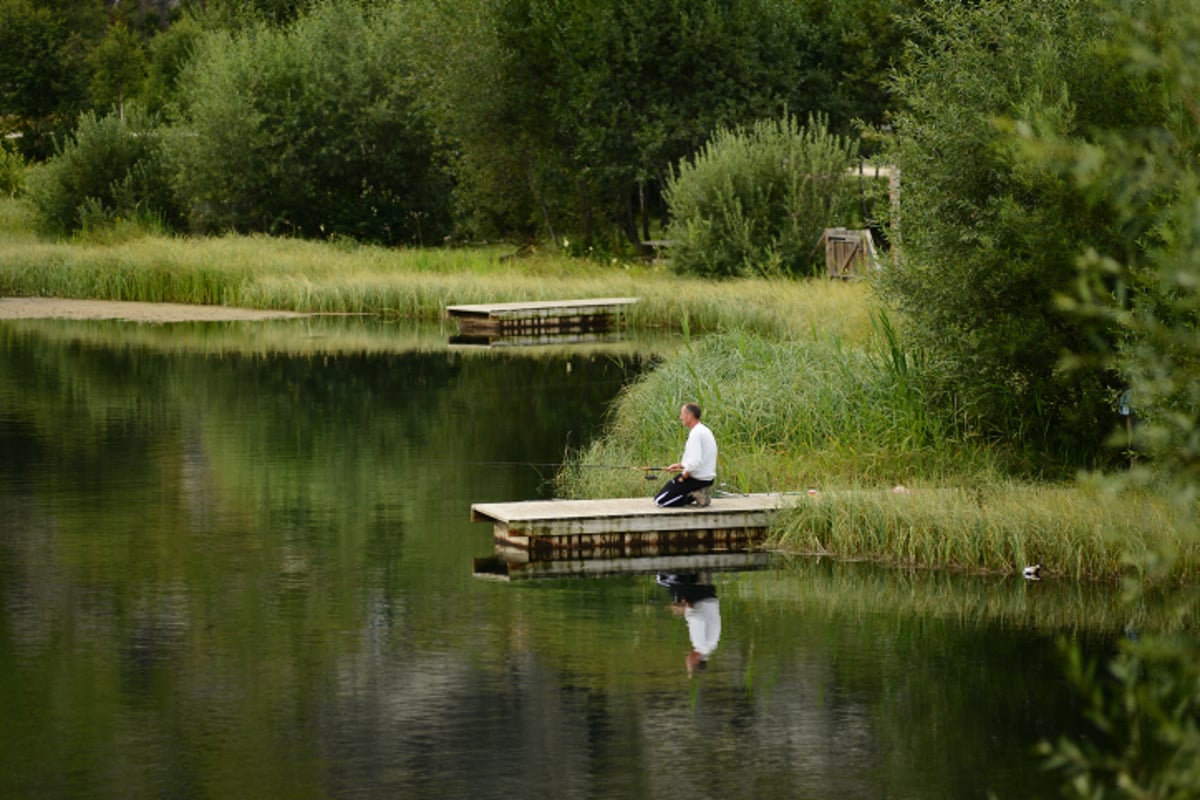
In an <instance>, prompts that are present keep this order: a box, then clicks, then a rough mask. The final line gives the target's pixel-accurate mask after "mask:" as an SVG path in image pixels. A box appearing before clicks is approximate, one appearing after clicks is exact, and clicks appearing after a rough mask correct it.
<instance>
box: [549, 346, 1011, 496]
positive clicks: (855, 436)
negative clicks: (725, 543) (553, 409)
mask: <svg viewBox="0 0 1200 800" xmlns="http://www.w3.org/2000/svg"><path fill="white" fill-rule="evenodd" d="M882 341H883V340H882V339H881V338H880V337H874V338H872V337H871V336H869V335H866V336H864V337H863V342H864V347H850V346H849V345H848V344H847V343H846V340H845V339H844V338H842V337H839V336H836V335H833V334H823V333H820V332H817V333H816V335H810V336H807V337H804V338H797V339H792V340H786V341H778V340H775V339H770V338H767V337H763V336H760V335H757V334H752V333H748V332H735V333H730V334H723V335H714V336H708V337H704V338H702V339H699V340H696V341H694V342H693V343H691V345H690V346H688V347H687V348H686V349H685V350H684V351H683V352H681V353H680V354H678V355H677V356H676V357H675V358H673V359H672V360H670V361H668V362H667V363H665V364H663V365H662V366H661V367H660V368H658V369H656V370H654V371H653V372H651V373H649V374H648V375H646V376H645V377H644V378H643V379H642V380H640V381H638V382H637V383H635V384H633V385H631V386H629V387H628V388H627V389H626V390H625V392H624V393H623V394H622V396H621V397H620V398H619V400H618V402H617V403H616V404H615V406H614V408H613V410H612V413H611V417H610V420H609V424H608V427H607V433H606V435H605V437H604V438H603V439H601V440H599V441H597V442H595V443H593V444H592V445H591V446H590V447H589V448H588V449H587V450H585V451H583V452H581V453H579V454H577V456H576V460H577V464H575V465H574V466H573V467H572V468H570V469H568V470H566V471H565V472H564V473H563V475H562V476H561V478H560V483H559V486H560V489H561V490H562V491H563V492H565V493H567V494H572V495H582V496H595V495H602V494H611V493H614V492H634V493H635V494H636V493H643V492H644V491H645V488H646V487H644V486H641V485H639V483H638V479H639V476H638V475H637V474H636V473H630V472H625V471H620V470H605V469H593V468H591V467H590V466H589V465H591V464H597V465H600V464H605V465H620V464H625V465H655V464H657V465H662V464H669V463H671V462H673V461H676V460H677V459H678V455H679V451H680V450H681V448H682V442H683V434H684V431H683V429H682V427H680V426H679V425H678V423H675V422H674V420H675V417H676V414H677V412H678V409H679V406H680V405H681V404H682V403H684V402H687V401H689V400H694V401H696V402H698V403H699V404H700V406H701V408H702V409H703V411H704V416H703V419H704V421H705V422H706V423H707V424H708V425H709V426H710V427H711V428H712V429H713V430H714V432H715V433H716V435H717V439H718V444H719V447H720V452H721V456H720V464H719V472H720V480H721V482H722V483H724V484H726V485H727V486H728V487H729V488H731V489H734V490H736V491H793V490H800V489H807V488H808V487H822V488H826V487H833V486H847V485H878V486H892V485H895V484H897V483H912V482H923V483H926V484H930V485H933V484H944V483H954V482H969V481H972V480H975V477H976V476H979V475H989V474H993V473H994V472H995V469H996V467H995V464H994V463H993V453H992V452H991V451H990V450H984V449H975V448H970V447H961V446H959V445H957V444H954V445H951V444H950V442H951V440H952V438H953V437H952V435H951V433H952V432H950V431H946V430H943V429H942V428H941V427H939V424H938V423H937V422H936V421H935V420H933V419H932V418H930V417H929V416H928V415H927V414H926V413H925V410H924V407H923V406H922V404H921V403H920V402H919V398H915V397H914V396H913V391H914V390H913V389H912V387H911V386H910V385H909V384H907V383H906V382H904V381H902V380H900V379H899V378H898V376H897V374H896V372H895V370H894V367H893V365H892V362H891V361H890V360H889V359H888V358H887V356H886V354H885V353H884V352H883V350H882V349H881V348H882V347H883V345H882V344H876V343H877V342H882Z"/></svg>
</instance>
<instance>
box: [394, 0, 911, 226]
mask: <svg viewBox="0 0 1200 800" xmlns="http://www.w3.org/2000/svg"><path fill="white" fill-rule="evenodd" d="M417 5H418V6H419V7H420V9H421V10H420V13H421V14H422V15H423V17H424V21H423V22H422V23H421V24H420V26H419V28H420V31H421V37H420V39H419V40H418V41H417V42H416V45H417V47H418V52H419V54H420V58H419V59H418V61H419V63H422V64H424V65H426V68H425V69H424V71H423V72H422V76H423V80H422V86H423V87H424V88H423V92H422V94H423V96H424V99H425V102H426V105H427V107H428V108H429V109H430V113H431V118H432V119H433V120H434V123H435V125H436V126H437V128H438V130H439V132H440V134H441V137H442V141H443V142H444V143H445V144H446V145H447V146H448V150H449V152H450V153H451V163H452V165H453V169H454V170H455V175H456V178H457V179H458V197H459V200H460V204H461V207H462V208H463V209H464V210H465V211H466V212H467V213H469V214H470V216H471V218H472V219H473V220H474V221H475V222H476V224H478V225H480V226H481V228H482V229H484V230H486V227H485V226H488V225H490V226H491V229H492V230H493V231H496V230H498V231H500V232H505V231H506V229H507V230H511V229H516V230H518V231H519V232H520V233H522V234H523V235H527V236H528V235H533V234H534V233H535V232H540V233H541V234H542V235H547V234H550V235H553V233H554V231H564V230H569V231H572V232H573V233H577V234H580V235H581V237H582V239H583V240H584V241H592V242H595V243H596V244H598V245H602V244H605V243H606V240H617V241H618V243H619V241H625V242H637V241H639V240H641V239H644V238H647V237H648V236H649V235H650V233H651V226H652V225H654V224H656V223H657V222H658V221H660V220H661V219H662V218H663V216H664V215H665V212H666V209H665V206H664V203H663V200H662V191H663V189H664V187H665V186H666V181H667V176H668V175H669V173H670V171H671V168H672V167H673V166H674V165H675V164H677V163H678V162H679V160H680V159H682V158H684V157H686V156H690V155H692V154H693V153H695V152H696V150H697V149H698V148H699V147H700V146H702V145H703V144H704V143H705V142H706V141H707V140H708V139H709V137H710V136H712V134H713V132H714V131H716V130H717V129H718V128H721V127H726V128H730V127H735V126H738V125H750V124H753V123H754V122H755V121H757V120H761V119H773V118H778V117H779V115H780V114H782V113H783V112H784V110H785V109H787V110H789V111H791V112H792V113H794V114H797V115H798V116H799V117H801V118H805V117H807V116H808V115H809V114H810V113H818V112H820V113H825V114H826V115H827V117H828V118H829V125H830V127H831V129H833V130H834V131H837V132H840V133H848V132H849V131H850V129H851V127H852V125H853V120H854V119H856V118H863V119H866V120H868V121H871V122H878V121H880V118H881V117H880V114H881V112H880V110H879V109H878V108H874V107H871V108H868V107H866V106H859V105H857V102H856V101H855V100H854V99H853V98H854V97H856V96H857V95H855V94H854V93H851V92H847V91H846V90H845V89H844V86H843V83H842V82H841V80H840V79H841V75H840V73H839V72H838V70H839V69H840V68H841V65H842V64H844V63H846V62H851V61H853V60H854V59H855V58H856V57H857V56H859V55H861V54H860V53H856V52H853V51H852V52H849V53H842V54H841V57H842V60H841V61H840V62H838V63H837V64H832V65H831V64H827V63H825V62H824V61H823V59H825V58H826V57H828V56H829V54H830V53H831V52H835V51H836V50H837V46H836V45H835V44H832V43H831V42H830V38H831V29H825V28H822V27H821V26H820V24H818V23H824V22H826V21H829V20H832V19H833V18H834V15H830V16H829V17H824V18H822V17H818V18H816V22H814V21H813V20H810V19H809V18H808V17H807V16H806V11H805V7H806V5H807V4H798V3H794V2H790V1H788V0H699V2H697V1H696V0H647V2H639V3H627V2H618V1H617V0H600V2H596V0H565V1H563V0H461V2H458V3H453V4H443V3H434V2H432V0H429V2H427V3H424V4H417ZM901 5H902V4H901V2H899V0H895V1H889V0H862V1H861V2H856V3H855V4H854V13H857V12H858V11H859V10H862V13H864V14H867V13H868V12H867V9H870V10H871V13H874V12H875V11H876V10H877V9H879V8H884V9H889V10H890V9H894V8H898V7H901ZM883 17H884V18H886V19H888V20H893V19H894V17H892V16H891V15H890V12H889V13H885V14H884V15H883ZM839 24H841V22H840V18H839ZM885 41H889V42H891V41H898V40H892V39H885ZM872 58H873V59H874V58H876V57H875V56H872Z"/></svg>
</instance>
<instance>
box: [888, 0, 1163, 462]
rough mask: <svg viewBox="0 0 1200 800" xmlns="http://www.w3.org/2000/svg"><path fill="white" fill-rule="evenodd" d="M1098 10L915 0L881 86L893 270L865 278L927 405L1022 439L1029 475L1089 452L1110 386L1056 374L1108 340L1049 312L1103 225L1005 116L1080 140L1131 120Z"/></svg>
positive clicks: (1132, 92) (1002, 437)
mask: <svg viewBox="0 0 1200 800" xmlns="http://www.w3.org/2000/svg"><path fill="white" fill-rule="evenodd" d="M1100 5H1102V4H1100ZM1100 5H1097V4H1094V3H1091V2H1078V1H1077V0H1054V2H1045V1H1044V0H1011V1H1007V0H1006V1H1004V2H997V1H996V0H986V1H985V2H981V3H971V4H962V3H958V2H948V1H945V0H942V1H939V2H935V3H932V4H930V5H929V11H928V14H927V16H925V17H924V18H923V19H922V20H921V22H922V25H921V27H920V36H918V38H917V39H916V41H917V42H919V43H920V44H919V45H915V46H914V47H913V50H912V52H911V53H910V56H909V59H910V61H909V63H908V64H907V66H906V68H905V70H904V72H903V73H902V74H901V75H900V76H899V78H898V80H897V82H896V89H897V91H898V93H899V95H900V101H901V102H902V103H903V104H904V106H905V110H904V111H903V112H902V113H900V114H899V115H898V117H897V125H896V130H897V141H898V146H897V148H896V151H895V153H894V157H895V159H896V161H897V163H899V165H900V168H901V171H902V181H903V193H902V203H903V206H902V209H901V213H902V226H903V228H902V233H903V249H902V254H903V262H902V264H901V265H900V266H898V267H897V268H895V269H891V270H888V271H886V272H885V275H884V277H883V280H882V288H883V290H884V292H885V295H886V296H887V297H888V299H889V300H890V302H891V303H893V304H894V305H895V306H897V307H898V308H899V309H900V310H901V311H903V314H904V317H905V318H906V320H907V327H906V335H907V337H908V339H909V342H910V345H911V346H912V347H913V348H914V349H915V350H916V351H917V352H919V353H922V354H924V358H923V360H924V363H925V364H926V368H925V370H924V378H925V382H926V386H925V387H924V388H925V394H926V397H927V399H928V400H929V401H930V402H932V403H933V404H934V405H935V407H937V408H940V409H941V411H942V412H943V413H944V414H946V415H947V416H956V417H957V418H958V419H959V420H960V422H962V423H963V424H965V425H966V426H967V429H968V431H969V432H970V433H971V434H973V435H982V436H985V437H988V438H990V439H994V440H996V441H998V442H1007V443H1009V444H1011V445H1013V449H1014V450H1015V449H1025V450H1026V451H1027V452H1028V453H1029V458H1030V461H1028V462H1027V463H1026V465H1025V466H1026V467H1027V468H1030V469H1039V468H1046V467H1049V468H1053V465H1054V464H1055V463H1063V462H1066V463H1068V464H1069V463H1075V464H1079V463H1087V462H1088V461H1089V460H1090V459H1091V458H1093V457H1095V456H1096V455H1097V454H1098V453H1099V452H1101V450H1102V445H1103V441H1104V438H1105V435H1106V432H1107V431H1108V430H1109V429H1110V428H1111V426H1112V424H1113V421H1114V418H1115V414H1114V407H1115V403H1114V402H1113V397H1114V396H1115V393H1116V391H1117V390H1119V388H1121V387H1120V384H1121V380H1120V377H1119V376H1118V375H1116V374H1115V373H1114V372H1113V371H1112V370H1111V369H1107V368H1105V367H1102V366H1097V367H1095V368H1092V369H1078V370H1065V369H1063V368H1062V364H1061V358H1062V356H1063V354H1064V353H1065V352H1067V351H1068V350H1074V351H1077V352H1078V351H1080V350H1081V349H1082V350H1088V349H1096V348H1100V349H1103V348H1105V347H1107V346H1108V344H1110V343H1111V342H1112V340H1113V337H1114V336H1116V332H1115V331H1114V330H1113V329H1111V327H1105V326H1103V325H1096V324H1093V323H1085V322H1084V321H1081V320H1080V319H1078V318H1074V317H1071V316H1069V315H1067V314H1065V313H1063V311H1062V309H1061V308H1059V307H1058V306H1057V304H1056V297H1057V296H1059V295H1061V294H1064V293H1066V292H1068V291H1069V290H1070V289H1071V288H1072V287H1073V285H1074V282H1075V280H1076V275H1075V266H1074V265H1075V259H1076V258H1077V256H1078V254H1079V253H1080V252H1082V250H1083V249H1084V248H1085V247H1086V246H1089V245H1090V246H1096V247H1100V248H1102V249H1105V250H1113V249H1115V248H1116V247H1117V246H1118V245H1119V242H1120V230H1119V229H1120V225H1119V221H1118V219H1117V217H1116V216H1115V214H1114V210H1113V209H1112V207H1111V206H1110V205H1109V204H1106V203H1103V202H1101V203H1096V204H1088V203H1085V202H1084V198H1083V197H1082V196H1081V194H1080V191H1079V190H1078V188H1077V187H1075V186H1073V185H1072V184H1071V183H1070V182H1069V181H1067V180H1066V179H1065V178H1064V177H1063V176H1062V175H1061V174H1059V173H1057V172H1055V171H1053V170H1050V169H1047V168H1044V167H1042V166H1039V165H1038V164H1035V163H1030V162H1028V161H1027V160H1021V159H1020V158H1019V148H1018V146H1017V144H1016V143H1015V141H1014V140H1013V138H1012V137H1011V136H1010V135H1009V132H1008V128H1007V127H1006V126H1007V125H1008V123H1005V122H1004V120H1012V119H1022V118H1027V117H1029V116H1030V115H1031V114H1033V113H1034V112H1036V113H1037V114H1038V115H1039V119H1040V120H1041V123H1040V124H1041V125H1042V126H1043V127H1044V128H1047V129H1053V130H1055V131H1056V132H1057V133H1059V134H1061V135H1064V136H1075V137H1086V135H1087V131H1089V130H1091V129H1093V128H1095V127H1099V126H1108V127H1114V128H1121V127H1125V126H1129V125H1135V124H1140V121H1141V120H1142V119H1145V118H1146V116H1145V115H1146V114H1147V113H1148V112H1149V109H1148V108H1147V106H1148V104H1149V102H1150V99H1149V98H1148V97H1146V96H1145V95H1143V94H1142V93H1140V92H1139V91H1138V87H1137V86H1136V85H1134V84H1132V83H1130V82H1129V81H1127V80H1126V79H1125V78H1124V77H1123V74H1122V70H1121V66H1120V64H1118V63H1116V62H1115V60H1114V56H1113V54H1112V53H1111V51H1109V50H1107V49H1106V48H1105V47H1104V42H1105V40H1106V37H1107V36H1108V35H1109V30H1108V29H1107V27H1106V26H1105V24H1104V23H1103V22H1102V21H1100V20H1102V17H1103V15H1102V14H1100Z"/></svg>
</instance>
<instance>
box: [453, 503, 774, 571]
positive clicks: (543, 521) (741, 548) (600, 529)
mask: <svg viewBox="0 0 1200 800" xmlns="http://www.w3.org/2000/svg"><path fill="white" fill-rule="evenodd" d="M796 500H797V497H796V496H795V495H783V494H749V495H733V496H722V497H715V498H713V501H712V504H711V505H709V506H707V507H705V508H700V507H697V506H683V507H681V508H659V507H658V506H656V505H654V501H653V500H651V499H650V498H649V497H632V498H617V499H608V500H535V501H527V502H519V503H475V504H474V505H472V506H471V519H472V521H474V522H491V523H492V540H493V544H494V546H495V559H493V560H492V561H496V560H498V561H499V562H500V563H502V564H504V565H508V566H507V567H506V569H507V570H508V572H509V573H510V576H511V573H513V572H514V571H524V572H527V573H529V574H530V575H533V574H556V573H559V572H564V571H565V572H571V573H579V572H589V571H592V572H610V571H636V569H640V570H643V571H644V570H648V569H665V570H669V569H673V568H677V565H678V563H679V562H680V561H681V559H682V560H683V561H686V560H687V559H688V558H692V557H698V556H720V555H725V556H730V557H732V556H735V555H740V554H747V553H750V552H753V550H754V548H755V547H756V546H757V545H758V544H760V543H761V542H762V540H763V539H764V538H765V536H766V533H767V530H768V528H769V526H770V524H771V519H772V517H773V515H774V514H775V512H776V511H778V510H779V509H780V508H783V507H785V506H787V505H790V504H792V503H795V502H796ZM631 559H634V560H637V561H638V562H639V564H640V566H638V567H637V568H636V569H635V568H634V566H633V565H632V564H631V562H630V560H631ZM648 559H650V560H654V561H652V562H648V561H647V560H648ZM735 560H736V559H735ZM760 560H761V559H760ZM567 561H573V562H577V563H576V564H575V565H574V566H572V567H569V568H568V567H564V566H563V565H562V564H558V565H555V564H554V562H567ZM585 561H586V562H589V565H590V567H591V569H589V568H588V566H581V565H580V563H578V562H585ZM667 561H670V562H671V565H668V564H667ZM743 561H745V559H743ZM730 566H732V564H731V565H730ZM481 567H483V568H489V567H488V565H487V563H486V560H477V562H476V570H477V572H478V571H480V568H481Z"/></svg>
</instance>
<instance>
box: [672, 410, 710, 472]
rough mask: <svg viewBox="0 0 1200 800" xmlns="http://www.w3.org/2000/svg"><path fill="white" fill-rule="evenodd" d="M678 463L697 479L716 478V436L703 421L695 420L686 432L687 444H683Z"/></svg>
mask: <svg viewBox="0 0 1200 800" xmlns="http://www.w3.org/2000/svg"><path fill="white" fill-rule="evenodd" d="M679 463H680V464H682V465H683V468H684V470H686V471H687V473H688V474H689V475H691V476H692V477H693V478H696V479H697V480H701V481H711V480H715V479H716V477H717V438H716V437H715V436H713V433H712V431H710V430H709V429H708V426H707V425H705V424H704V423H703V422H697V423H696V424H695V425H693V426H692V429H691V431H689V432H688V438H687V444H685V445H684V446H683V456H682V457H681V458H680V459H679Z"/></svg>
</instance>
